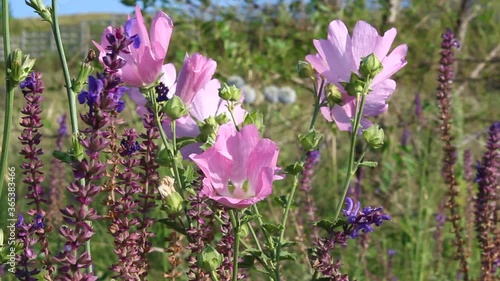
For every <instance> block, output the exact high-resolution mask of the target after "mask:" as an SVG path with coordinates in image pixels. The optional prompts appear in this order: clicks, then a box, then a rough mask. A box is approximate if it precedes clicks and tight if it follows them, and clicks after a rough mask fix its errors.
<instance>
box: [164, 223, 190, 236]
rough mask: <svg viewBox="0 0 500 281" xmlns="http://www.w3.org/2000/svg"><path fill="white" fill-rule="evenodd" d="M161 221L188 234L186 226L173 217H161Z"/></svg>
mask: <svg viewBox="0 0 500 281" xmlns="http://www.w3.org/2000/svg"><path fill="white" fill-rule="evenodd" d="M159 222H161V223H164V224H166V225H167V226H168V227H170V228H172V229H174V230H176V231H177V232H179V233H181V234H184V235H186V231H185V230H184V227H183V226H182V225H181V224H180V223H178V222H177V221H175V220H172V219H160V220H159Z"/></svg>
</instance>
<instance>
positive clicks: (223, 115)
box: [215, 113, 231, 125]
mask: <svg viewBox="0 0 500 281" xmlns="http://www.w3.org/2000/svg"><path fill="white" fill-rule="evenodd" d="M229 121H231V119H229V117H228V116H227V114H226V113H221V114H219V115H217V116H215V122H217V124H219V125H224V124H226V123H228V122H229Z"/></svg>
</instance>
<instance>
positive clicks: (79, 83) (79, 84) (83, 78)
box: [72, 62, 94, 93]
mask: <svg viewBox="0 0 500 281" xmlns="http://www.w3.org/2000/svg"><path fill="white" fill-rule="evenodd" d="M93 70H94V68H93V67H92V65H90V64H89V63H86V62H82V63H81V64H80V70H79V71H78V77H77V78H76V79H74V80H73V85H72V88H73V92H75V93H79V92H80V91H81V90H82V89H83V86H84V85H85V83H86V82H87V80H88V79H89V75H90V73H91V72H92V71H93Z"/></svg>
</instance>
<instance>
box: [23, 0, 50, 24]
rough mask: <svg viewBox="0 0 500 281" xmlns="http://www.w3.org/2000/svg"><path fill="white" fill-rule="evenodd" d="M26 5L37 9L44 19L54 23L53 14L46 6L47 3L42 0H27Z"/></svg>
mask: <svg viewBox="0 0 500 281" xmlns="http://www.w3.org/2000/svg"><path fill="white" fill-rule="evenodd" d="M25 3H26V5H28V6H30V7H31V8H33V9H34V10H35V12H36V13H37V14H38V15H40V17H41V18H42V19H43V20H44V21H47V22H49V23H50V24H52V16H51V13H50V10H49V9H48V8H47V6H45V4H44V3H43V2H42V1H41V0H26V1H25Z"/></svg>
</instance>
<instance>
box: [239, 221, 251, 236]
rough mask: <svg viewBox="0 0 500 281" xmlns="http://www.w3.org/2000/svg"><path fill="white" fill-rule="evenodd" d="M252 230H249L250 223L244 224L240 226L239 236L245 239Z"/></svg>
mask: <svg viewBox="0 0 500 281" xmlns="http://www.w3.org/2000/svg"><path fill="white" fill-rule="evenodd" d="M248 233H250V231H249V230H248V224H244V225H242V226H241V227H240V231H239V232H238V237H239V238H240V239H241V240H243V239H245V238H246V237H247V236H248Z"/></svg>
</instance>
